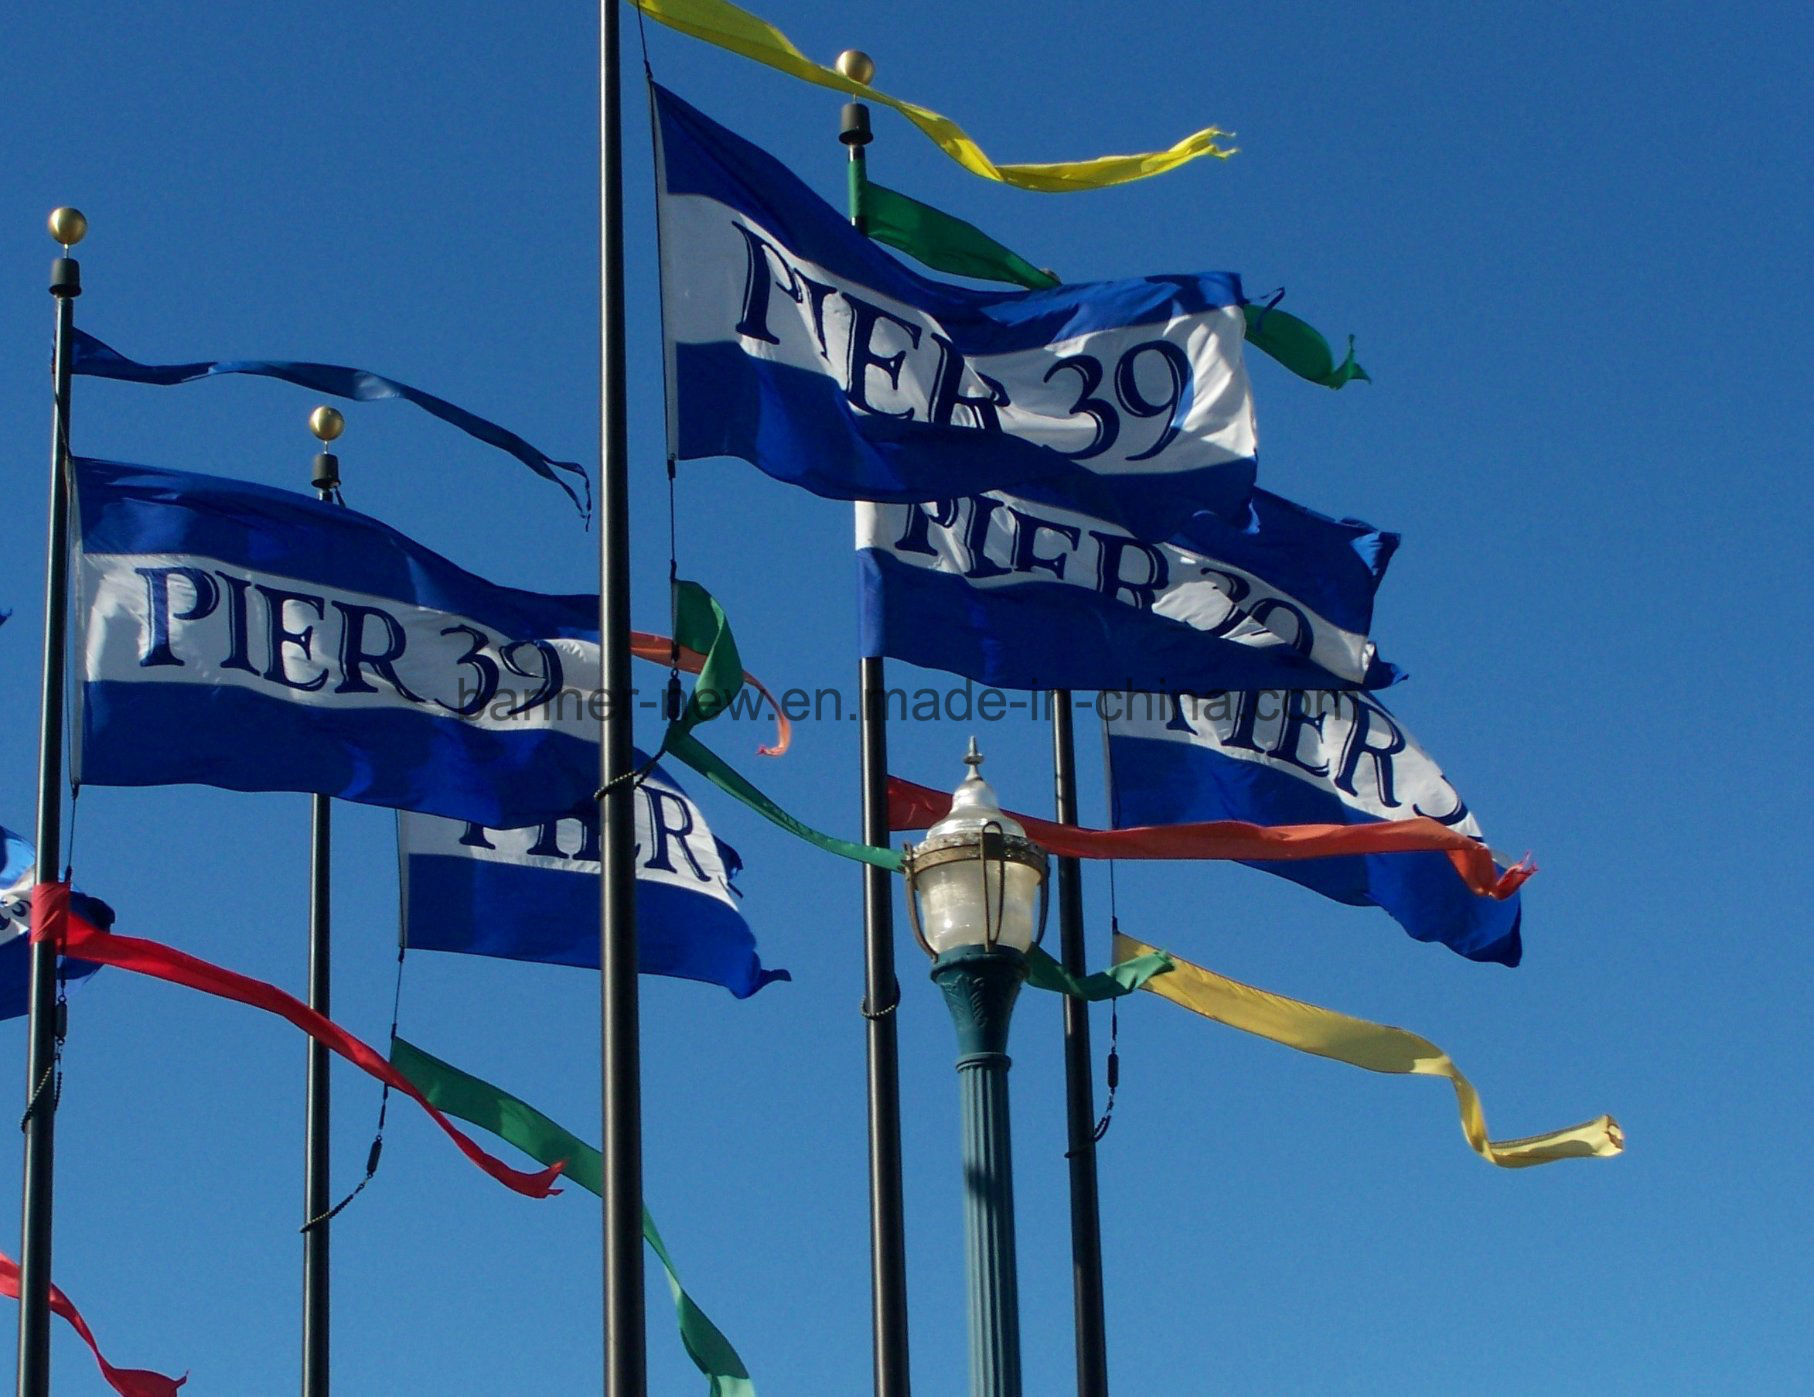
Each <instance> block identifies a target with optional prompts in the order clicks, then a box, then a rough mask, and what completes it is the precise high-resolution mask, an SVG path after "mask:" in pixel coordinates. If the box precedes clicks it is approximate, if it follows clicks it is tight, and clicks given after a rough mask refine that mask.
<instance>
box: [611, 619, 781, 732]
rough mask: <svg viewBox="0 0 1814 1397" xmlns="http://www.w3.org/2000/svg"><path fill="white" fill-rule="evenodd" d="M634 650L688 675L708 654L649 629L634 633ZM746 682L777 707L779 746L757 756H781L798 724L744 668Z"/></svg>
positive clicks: (638, 654) (696, 672)
mask: <svg viewBox="0 0 1814 1397" xmlns="http://www.w3.org/2000/svg"><path fill="white" fill-rule="evenodd" d="M630 653H631V654H632V655H634V656H636V658H637V659H639V660H652V661H654V662H655V663H656V664H658V665H665V664H669V663H672V664H675V665H677V666H679V667H680V668H681V669H684V670H685V671H686V672H687V673H688V674H698V673H699V671H700V670H701V669H702V668H704V666H705V656H704V655H702V654H700V653H699V652H698V651H697V650H694V649H692V648H690V647H689V646H685V645H676V644H675V643H674V642H673V641H672V640H671V639H669V638H668V637H667V636H665V635H653V634H651V633H650V632H648V631H631V632H630ZM743 682H744V683H745V684H748V685H749V686H750V687H751V688H752V689H754V690H755V691H756V692H757V693H759V694H761V695H762V697H763V698H765V699H767V700H768V703H769V707H770V708H772V709H774V710H775V745H774V746H773V747H760V746H759V747H757V748H756V755H757V756H760V757H778V756H780V755H781V754H782V753H783V752H785V751H786V750H787V749H788V746H789V745H790V744H791V743H792V742H793V740H794V725H793V724H792V723H791V722H790V721H788V717H787V714H785V713H783V712H782V711H781V705H780V704H779V703H778V702H776V700H775V696H774V695H773V694H771V693H770V692H769V691H768V689H767V688H765V687H764V685H763V683H762V681H761V680H760V679H758V678H756V676H755V675H753V674H751V673H750V672H749V671H748V670H747V669H746V670H744V671H743Z"/></svg>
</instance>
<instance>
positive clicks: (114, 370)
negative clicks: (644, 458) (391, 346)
mask: <svg viewBox="0 0 1814 1397" xmlns="http://www.w3.org/2000/svg"><path fill="white" fill-rule="evenodd" d="M71 347H72V351H73V352H72V354H71V357H70V372H71V373H78V374H87V375H88V376H89V377H91V378H113V379H119V380H121V381H122V382H126V383H150V384H156V385H159V386H168V385H171V384H177V383H193V382H194V381H195V380H196V379H199V378H213V377H216V376H217V375H221V374H252V375H255V376H257V377H259V378H275V379H281V380H282V381H283V382H285V383H294V384H296V385H297V386H298V387H300V388H308V389H310V390H312V391H314V392H316V393H326V394H328V395H329V396H331V397H335V398H351V399H353V400H354V401H355V402H361V403H370V402H378V401H380V400H382V399H385V398H399V399H401V400H402V401H404V402H406V403H414V404H415V405H416V406H417V407H419V408H421V409H422V411H424V412H426V413H428V414H429V416H431V417H438V418H440V419H441V421H443V422H445V423H447V424H448V425H449V426H452V427H458V428H459V429H460V430H461V431H462V432H465V433H466V435H467V436H469V437H473V438H475V439H476V440H478V441H482V442H484V443H485V444H486V445H487V446H495V447H497V448H498V449H499V450H501V451H507V452H509V453H510V454H511V455H512V456H514V457H516V458H517V460H519V461H521V462H522V463H523V464H524V465H526V466H528V467H529V469H530V470H532V471H534V472H535V473H536V474H537V475H539V476H541V477H542V479H543V480H551V481H553V482H554V483H555V484H556V485H558V486H560V487H561V489H562V490H564V491H566V493H567V498H568V499H570V500H572V501H573V504H574V507H575V508H576V509H578V510H579V512H580V514H581V515H582V516H583V517H586V518H590V517H591V514H592V482H591V480H590V478H589V477H588V476H587V475H586V468H585V467H584V466H582V465H580V464H579V463H578V462H575V461H557V460H555V459H554V458H553V457H552V456H550V455H548V454H547V453H546V452H544V451H538V450H537V449H536V448H535V447H533V446H531V445H530V444H529V443H528V442H526V441H524V440H523V438H521V437H519V436H518V435H517V434H516V433H515V432H512V431H509V430H507V429H506V428H504V427H500V426H499V425H498V424H497V423H496V422H493V421H490V420H489V419H488V418H484V417H480V416H479V415H478V414H477V413H476V412H468V411H467V410H466V409H465V408H463V407H459V406H456V405H455V404H453V403H450V402H448V401H447V399H445V398H437V397H436V396H435V395H434V394H433V393H425V392H423V391H422V390H421V389H420V388H411V387H410V386H409V385H408V384H407V383H399V382H398V381H397V380H396V379H394V378H386V377H384V375H382V374H375V373H372V372H371V371H370V370H369V369H351V368H347V367H345V366H344V365H341V364H312V363H308V362H306V361H304V360H300V359H202V360H196V361H195V362H193V363H187V364H141V363H139V362H137V361H136V360H133V359H128V358H127V357H126V356H125V355H124V354H122V353H120V352H119V350H117V349H114V348H112V347H111V346H109V345H106V344H103V343H102V342H101V341H100V340H98V339H96V338H95V337H94V336H93V335H91V334H89V333H88V332H87V331H86V330H77V331H76V332H75V338H74V340H73V341H72V342H71ZM575 480H577V481H578V482H579V486H578V488H577V489H576V488H575V486H574V484H573V482H574V481H575Z"/></svg>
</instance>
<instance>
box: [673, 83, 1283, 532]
mask: <svg viewBox="0 0 1814 1397" xmlns="http://www.w3.org/2000/svg"><path fill="white" fill-rule="evenodd" d="M655 101H656V121H657V128H658V131H659V136H660V145H659V152H658V153H659V157H660V160H659V168H660V184H659V189H658V196H659V202H660V212H661V270H662V330H663V340H664V345H665V348H666V353H667V355H668V366H669V368H668V374H669V385H670V391H669V422H668V440H669V452H670V454H671V455H673V456H674V457H675V458H676V459H680V460H697V459H701V458H705V457H713V456H735V457H739V458H741V459H742V460H745V461H748V462H749V463H750V464H751V465H753V466H755V467H756V468H757V469H759V470H761V471H763V472H765V473H766V474H768V475H770V476H772V477H773V478H775V479H777V480H780V481H783V482H785V483H787V484H790V485H793V486H796V487H798V488H800V489H803V490H809V491H812V492H813V493H815V494H818V495H822V496H825V497H827V498H830V499H843V500H881V501H893V502H897V503H909V504H911V503H914V502H917V501H921V500H938V499H949V498H952V497H954V496H961V495H969V494H973V493H975V492H977V491H979V490H994V489H1012V490H1013V491H1014V493H1015V494H1017V495H1022V496H1026V497H1028V498H1037V499H1042V500H1044V501H1046V502H1047V503H1053V504H1059V505H1062V506H1064V507H1067V508H1076V509H1079V510H1082V511H1084V512H1086V513H1089V514H1092V515H1095V516H1097V517H1100V518H1106V519H1110V520H1112V521H1114V522H1115V523H1117V524H1120V525H1122V526H1124V527H1126V528H1128V529H1130V530H1132V531H1133V532H1134V534H1135V535H1137V536H1138V537H1141V538H1161V539H1162V538H1167V537H1169V536H1170V534H1171V532H1172V530H1173V529H1174V528H1175V527H1177V525H1178V524H1179V523H1180V522H1182V521H1183V520H1186V519H1188V518H1189V517H1190V516H1191V515H1192V514H1194V513H1196V512H1197V511H1198V510H1203V509H1210V510H1214V511H1216V512H1218V513H1221V514H1224V515H1225V516H1227V517H1234V515H1235V514H1237V513H1238V512H1239V510H1240V509H1241V507H1242V506H1243V505H1244V504H1245V503H1246V501H1247V497H1248V494H1249V493H1250V491H1251V490H1252V488H1253V481H1254V472H1255V452H1256V450H1257V436H1256V431H1255V426H1254V414H1253V398H1252V393H1251V391H1250V388H1249V384H1248V378H1247V371H1246V368H1245V367H1244V365H1243V363H1242V347H1243V344H1244V342H1245V328H1244V327H1245V320H1244V318H1243V315H1242V311H1241V305H1242V303H1243V301H1244V299H1245V297H1244V296H1243V294H1242V291H1241V279H1240V277H1239V276H1237V275H1235V274H1234V273H1232V272H1192V273H1183V274H1172V275H1154V276H1144V277H1127V278H1122V279H1119V280H1115V281H1099V282H1087V283H1078V284H1075V285H1064V286H1056V287H1052V288H1050V289H1047V290H1044V291H1001V290H995V289H993V288H981V287H972V286H965V285H959V284H958V283H956V282H951V281H940V280H935V279H933V278H931V277H927V276H922V275H921V274H920V273H918V272H916V271H914V270H912V269H911V268H910V267H908V266H907V265H906V264H905V263H903V262H902V261H901V260H900V259H899V258H897V257H895V256H893V255H892V254H891V253H889V252H888V251H887V250H886V249H885V248H883V247H881V246H880V245H878V244H877V243H875V242H874V241H872V240H871V239H869V238H866V237H864V236H863V235H862V234H861V233H860V232H858V231H857V230H856V229H855V228H853V227H852V226H851V224H850V220H849V218H848V217H847V215H846V214H845V213H843V212H840V211H839V210H837V209H834V208H833V207H832V206H831V205H830V204H828V203H827V202H826V201H825V200H824V199H822V198H820V197H819V196H818V195H817V194H816V193H814V192H813V190H811V189H810V188H808V187H807V186H806V185H805V184H804V183H803V182H802V181H801V180H800V179H799V177H798V176H796V175H795V174H794V173H793V172H792V171H790V170H789V169H788V168H787V167H786V166H785V165H783V164H782V163H781V162H780V161H778V160H776V159H775V158H774V157H773V156H772V155H769V154H768V153H767V152H765V151H763V150H761V149H759V148H757V147H756V146H754V145H752V144H751V143H750V142H748V141H746V140H744V139H743V138H742V137H741V136H738V135H737V134H736V133H735V132H732V131H729V130H727V129H725V128H724V127H723V126H721V125H719V124H718V123H717V122H715V121H712V120H711V119H710V118H709V117H707V116H706V115H705V114H704V113H702V112H700V111H697V110H696V109H694V108H693V107H691V106H689V105H688V104H687V103H686V102H684V101H682V100H681V99H680V98H679V97H677V96H675V95H674V94H673V93H671V92H668V91H666V90H665V89H662V88H659V87H658V88H656V90H655Z"/></svg>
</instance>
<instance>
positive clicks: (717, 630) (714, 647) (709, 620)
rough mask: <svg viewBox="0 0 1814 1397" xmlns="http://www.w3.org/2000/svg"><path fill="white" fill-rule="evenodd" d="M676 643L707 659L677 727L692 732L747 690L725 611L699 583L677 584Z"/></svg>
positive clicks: (680, 581)
mask: <svg viewBox="0 0 1814 1397" xmlns="http://www.w3.org/2000/svg"><path fill="white" fill-rule="evenodd" d="M674 639H675V641H676V643H678V644H680V645H684V646H686V647H687V648H688V649H691V650H697V651H698V652H699V653H700V654H702V655H704V656H705V663H704V664H703V665H701V666H700V668H699V677H698V678H697V679H696V680H694V681H693V692H692V694H691V696H690V697H689V698H688V699H687V704H686V707H685V708H684V709H683V710H681V714H680V717H679V718H678V719H676V720H675V723H674V726H675V727H676V728H678V729H679V730H680V731H681V732H691V731H692V730H693V729H694V728H695V727H697V726H698V725H699V724H701V723H709V722H711V721H712V719H714V718H716V717H717V716H718V715H719V714H720V713H722V712H724V710H725V709H727V708H729V707H730V706H731V700H732V699H734V698H735V697H736V696H737V692H738V691H739V690H740V689H742V688H743V660H742V658H741V657H740V656H739V655H738V654H737V641H736V638H735V637H734V636H732V635H731V623H730V621H729V619H728V618H727V617H726V616H725V614H724V608H723V607H722V606H720V605H719V604H718V599H717V598H716V597H714V596H713V595H712V594H711V593H710V592H708V591H706V589H705V588H704V587H701V586H700V585H699V584H698V583H697V582H688V581H686V580H685V579H677V580H676V581H675V583H674Z"/></svg>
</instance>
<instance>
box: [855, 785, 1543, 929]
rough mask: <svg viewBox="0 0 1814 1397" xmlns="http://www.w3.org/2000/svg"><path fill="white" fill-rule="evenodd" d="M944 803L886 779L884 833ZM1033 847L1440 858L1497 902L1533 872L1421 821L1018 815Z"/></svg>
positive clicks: (939, 812) (1087, 855) (1070, 853)
mask: <svg viewBox="0 0 1814 1397" xmlns="http://www.w3.org/2000/svg"><path fill="white" fill-rule="evenodd" d="M950 809H951V797H950V795H949V794H948V793H946V792H944V791H935V790H933V789H932V788H931V787H930V786H919V785H915V784H914V783H913V782H912V781H903V780H902V779H901V778H900V777H898V776H890V777H889V778H888V827H889V828H890V829H893V830H903V829H926V828H928V827H929V826H931V825H934V824H936V823H938V821H940V820H942V819H944V818H945V815H946V814H947V813H948V812H949V811H950ZM1006 813H1008V814H1009V815H1010V816H1012V818H1014V819H1016V820H1018V821H1020V823H1021V826H1022V827H1023V828H1024V829H1025V830H1026V831H1027V834H1028V835H1029V836H1031V837H1032V838H1033V839H1034V840H1035V841H1037V842H1038V843H1040V844H1043V845H1044V846H1045V847H1046V848H1047V849H1049V850H1050V851H1051V852H1052V853H1054V854H1057V855H1058V856H1059V857H1061V858H1072V859H1241V860H1245V861H1250V862H1269V861H1271V860H1274V859H1278V860H1285V859H1328V858H1340V857H1344V856H1352V855H1357V854H1407V853H1432V852H1434V853H1442V854H1446V855H1448V859H1449V862H1450V863H1451V864H1453V865H1454V866H1455V871H1456V872H1457V873H1458V874H1460V875H1461V879H1462V881H1463V882H1465V883H1466V884H1467V885H1468V887H1469V888H1471V889H1472V890H1473V891H1474V892H1476V893H1478V894H1479V895H1480V896H1482V897H1490V898H1493V899H1495V900H1497V901H1500V902H1503V901H1504V900H1505V899H1506V898H1508V897H1510V896H1511V895H1512V894H1513V893H1515V892H1517V891H1518V889H1519V888H1521V887H1522V886H1523V885H1524V883H1525V881H1526V880H1527V879H1528V878H1529V877H1530V876H1531V874H1533V873H1535V872H1536V871H1537V868H1536V865H1535V864H1533V863H1531V862H1530V860H1529V859H1525V860H1523V861H1522V862H1520V863H1518V864H1516V865H1514V866H1513V867H1511V868H1508V869H1506V870H1505V872H1503V873H1501V872H1500V871H1499V870H1498V868H1497V867H1495V866H1494V863H1493V855H1492V852H1491V851H1490V850H1488V849H1487V847H1486V846H1485V845H1483V844H1480V843H1478V842H1476V841H1475V840H1472V839H1469V838H1468V837H1467V836H1466V835H1465V834H1460V833H1458V832H1457V831H1455V830H1452V829H1450V828H1449V827H1448V826H1447V825H1442V824H1438V823H1437V822H1436V821H1435V820H1428V819H1424V818H1422V817H1419V818H1416V819H1411V820H1377V821H1373V822H1370V823H1368V824H1364V825H1255V824H1249V823H1248V822H1247V821H1245V820H1199V821H1197V822H1196V823H1194V824H1185V825H1140V826H1136V827H1134V828H1132V829H1087V828H1085V827H1084V826H1082V825H1060V824H1055V823H1053V822H1052V821H1051V820H1041V819H1039V818H1037V817H1036V816H1033V815H1022V814H1020V813H1019V812H1018V811H1008V812H1006Z"/></svg>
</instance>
